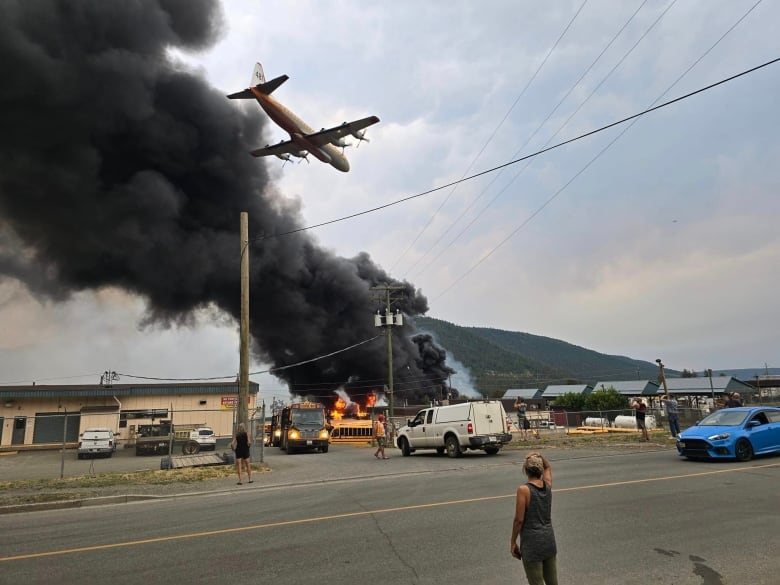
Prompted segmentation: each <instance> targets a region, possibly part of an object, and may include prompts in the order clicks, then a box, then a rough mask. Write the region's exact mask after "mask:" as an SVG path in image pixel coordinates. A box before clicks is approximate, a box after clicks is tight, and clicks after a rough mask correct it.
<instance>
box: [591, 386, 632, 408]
mask: <svg viewBox="0 0 780 585" xmlns="http://www.w3.org/2000/svg"><path fill="white" fill-rule="evenodd" d="M627 406H628V398H627V397H626V396H623V395H622V394H620V393H619V392H618V391H617V390H615V388H614V387H612V386H610V387H609V388H606V389H604V390H594V391H593V392H591V393H590V394H588V395H587V396H586V397H585V410H621V409H623V408H626V407H627Z"/></svg>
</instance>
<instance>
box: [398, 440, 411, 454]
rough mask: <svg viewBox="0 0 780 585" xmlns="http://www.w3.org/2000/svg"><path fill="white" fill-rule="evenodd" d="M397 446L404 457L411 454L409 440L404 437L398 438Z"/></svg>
mask: <svg viewBox="0 0 780 585" xmlns="http://www.w3.org/2000/svg"><path fill="white" fill-rule="evenodd" d="M398 448H399V449H400V450H401V455H403V456H404V457H409V455H411V454H412V450H411V449H410V448H409V440H408V439H407V438H406V437H401V438H400V439H398Z"/></svg>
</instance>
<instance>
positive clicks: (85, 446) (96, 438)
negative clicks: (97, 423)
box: [78, 427, 116, 459]
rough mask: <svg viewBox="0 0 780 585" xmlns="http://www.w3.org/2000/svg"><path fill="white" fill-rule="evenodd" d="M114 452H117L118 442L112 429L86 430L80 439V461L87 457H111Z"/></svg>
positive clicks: (95, 428) (94, 428)
mask: <svg viewBox="0 0 780 585" xmlns="http://www.w3.org/2000/svg"><path fill="white" fill-rule="evenodd" d="M114 451H116V440H115V435H114V431H113V430H112V429H107V428H102V427H101V428H98V427H93V428H89V429H84V432H83V433H81V436H80V437H79V449H78V458H79V459H83V458H84V457H86V456H87V455H92V456H95V455H103V456H105V457H111V455H113V453H114Z"/></svg>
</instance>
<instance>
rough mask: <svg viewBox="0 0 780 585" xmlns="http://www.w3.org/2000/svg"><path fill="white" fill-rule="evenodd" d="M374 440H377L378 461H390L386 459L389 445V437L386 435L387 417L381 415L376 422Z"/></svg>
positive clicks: (375, 454) (376, 452) (376, 453)
mask: <svg viewBox="0 0 780 585" xmlns="http://www.w3.org/2000/svg"><path fill="white" fill-rule="evenodd" d="M374 439H376V444H377V447H376V451H375V452H374V457H376V458H377V459H388V457H385V445H387V436H386V434H385V415H384V414H380V415H379V416H378V417H376V420H375V421H374Z"/></svg>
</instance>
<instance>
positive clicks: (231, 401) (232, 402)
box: [219, 396, 238, 408]
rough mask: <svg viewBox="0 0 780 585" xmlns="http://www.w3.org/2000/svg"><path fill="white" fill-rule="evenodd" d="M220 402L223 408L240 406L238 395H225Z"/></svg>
mask: <svg viewBox="0 0 780 585" xmlns="http://www.w3.org/2000/svg"><path fill="white" fill-rule="evenodd" d="M219 404H220V406H221V407H222V408H236V407H237V406H238V396H223V397H222V398H221V399H220V403H219Z"/></svg>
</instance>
